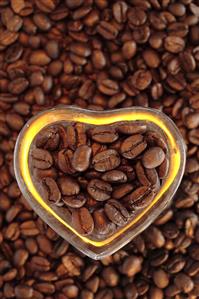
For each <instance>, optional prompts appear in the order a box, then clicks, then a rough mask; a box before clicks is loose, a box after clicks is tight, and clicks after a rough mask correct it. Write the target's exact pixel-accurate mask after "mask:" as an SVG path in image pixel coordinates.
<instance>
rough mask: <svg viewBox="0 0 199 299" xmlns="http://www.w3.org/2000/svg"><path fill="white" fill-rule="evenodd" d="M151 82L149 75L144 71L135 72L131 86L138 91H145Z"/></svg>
mask: <svg viewBox="0 0 199 299" xmlns="http://www.w3.org/2000/svg"><path fill="white" fill-rule="evenodd" d="M151 81H152V76H151V73H150V72H149V71H145V70H139V71H137V72H135V73H134V75H133V76H132V79H131V82H132V85H133V86H134V87H135V88H137V89H139V90H144V89H146V88H147V87H148V86H149V85H150V83H151Z"/></svg>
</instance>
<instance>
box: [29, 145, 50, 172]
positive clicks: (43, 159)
mask: <svg viewBox="0 0 199 299" xmlns="http://www.w3.org/2000/svg"><path fill="white" fill-rule="evenodd" d="M31 156H32V158H33V161H32V163H33V166H34V167H36V168H39V169H47V168H50V167H51V166H52V164H53V158H52V156H51V154H50V153H49V152H48V151H47V150H44V149H39V148H35V149H34V150H32V152H31Z"/></svg>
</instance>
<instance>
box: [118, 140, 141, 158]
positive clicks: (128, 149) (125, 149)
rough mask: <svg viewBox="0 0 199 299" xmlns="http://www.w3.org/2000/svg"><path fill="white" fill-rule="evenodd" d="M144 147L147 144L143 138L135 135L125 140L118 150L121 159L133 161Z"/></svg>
mask: <svg viewBox="0 0 199 299" xmlns="http://www.w3.org/2000/svg"><path fill="white" fill-rule="evenodd" d="M146 147H147V143H146V142H145V140H144V138H143V136H142V135H140V134H136V135H133V136H130V137H128V138H127V139H125V140H124V142H123V143H122V145H121V149H120V150H121V154H122V156H123V157H125V158H127V159H134V158H136V157H137V156H138V155H139V154H141V153H142V152H143V151H144V150H145V148H146Z"/></svg>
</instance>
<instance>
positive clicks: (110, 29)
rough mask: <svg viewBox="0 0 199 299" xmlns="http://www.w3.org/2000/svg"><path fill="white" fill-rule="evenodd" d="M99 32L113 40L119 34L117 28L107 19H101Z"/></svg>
mask: <svg viewBox="0 0 199 299" xmlns="http://www.w3.org/2000/svg"><path fill="white" fill-rule="evenodd" d="M97 31H98V33H99V34H100V35H101V36H103V37H104V38H105V39H107V40H113V39H115V38H116V36H117V35H118V31H117V28H116V27H115V26H114V25H112V24H111V23H108V22H106V21H101V22H100V24H99V25H98V27H97Z"/></svg>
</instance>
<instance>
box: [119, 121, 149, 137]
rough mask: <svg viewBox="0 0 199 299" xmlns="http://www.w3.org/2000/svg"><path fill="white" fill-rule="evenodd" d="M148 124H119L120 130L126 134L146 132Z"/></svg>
mask: <svg viewBox="0 0 199 299" xmlns="http://www.w3.org/2000/svg"><path fill="white" fill-rule="evenodd" d="M145 131H146V125H144V124H137V123H134V124H121V125H119V126H118V132H119V133H122V134H126V135H132V134H139V133H144V132H145Z"/></svg>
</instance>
